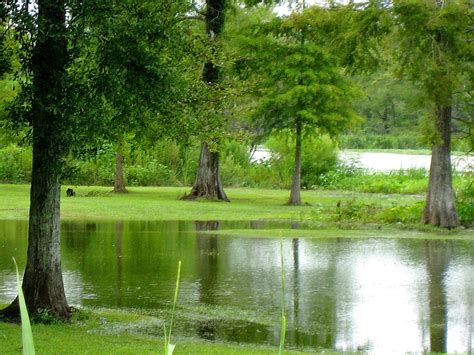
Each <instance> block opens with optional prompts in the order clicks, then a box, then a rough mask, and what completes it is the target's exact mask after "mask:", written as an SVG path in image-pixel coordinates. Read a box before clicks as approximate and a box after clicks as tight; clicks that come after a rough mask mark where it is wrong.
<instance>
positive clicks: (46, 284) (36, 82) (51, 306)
mask: <svg viewBox="0 0 474 355" xmlns="http://www.w3.org/2000/svg"><path fill="white" fill-rule="evenodd" d="M67 60H68V53H67V41H66V28H65V6H64V2H63V1H59V0H43V1H38V38H37V40H36V43H35V48H34V50H33V55H32V59H31V68H32V72H33V83H32V88H33V91H32V92H33V100H32V105H31V111H30V115H31V118H32V119H31V122H32V126H33V168H32V179H31V191H30V217H29V230H28V256H27V263H26V270H25V274H24V277H23V285H22V288H23V292H24V295H25V300H26V305H27V307H28V311H29V312H30V314H32V315H35V314H37V313H38V312H40V311H43V310H46V311H48V312H50V313H51V314H52V315H53V316H55V317H56V318H58V319H62V320H65V319H68V318H70V316H71V312H70V309H69V307H68V304H67V301H66V296H65V292H64V285H63V279H62V273H61V251H60V224H59V216H60V204H59V203H60V191H61V189H60V188H61V187H60V183H59V178H60V172H61V163H62V155H63V153H64V151H65V148H64V147H65V144H66V143H65V141H64V139H63V138H64V137H63V136H62V131H63V130H62V128H61V125H62V124H64V123H63V122H62V120H63V117H62V116H61V114H60V113H58V110H56V109H55V108H57V107H58V103H60V102H61V100H62V98H63V97H62V95H64V90H63V88H62V82H63V80H64V79H63V78H64V74H65V67H66V64H67ZM18 317H19V307H18V298H17V299H15V301H13V303H12V304H11V305H10V306H8V307H7V308H5V309H4V310H2V311H0V318H10V319H15V318H18Z"/></svg>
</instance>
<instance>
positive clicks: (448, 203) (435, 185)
mask: <svg viewBox="0 0 474 355" xmlns="http://www.w3.org/2000/svg"><path fill="white" fill-rule="evenodd" d="M451 110H452V109H451V106H438V107H437V108H436V130H437V133H438V135H439V137H438V138H439V139H440V142H439V143H438V142H436V143H435V144H433V147H432V155H431V166H430V176H429V186H428V194H427V196H426V204H425V209H424V211H423V217H422V222H423V223H424V224H432V225H435V226H439V227H443V228H448V229H450V228H455V227H456V226H458V225H459V219H458V216H457V213H456V206H455V198H454V191H453V183H452V171H451Z"/></svg>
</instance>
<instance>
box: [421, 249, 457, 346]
mask: <svg viewBox="0 0 474 355" xmlns="http://www.w3.org/2000/svg"><path fill="white" fill-rule="evenodd" d="M425 252H426V266H427V271H428V276H429V290H428V297H429V311H430V351H432V352H446V351H447V333H448V306H447V300H446V285H445V276H446V272H447V271H448V267H449V260H450V258H451V254H452V243H451V242H449V241H441V240H429V241H426V243H425Z"/></svg>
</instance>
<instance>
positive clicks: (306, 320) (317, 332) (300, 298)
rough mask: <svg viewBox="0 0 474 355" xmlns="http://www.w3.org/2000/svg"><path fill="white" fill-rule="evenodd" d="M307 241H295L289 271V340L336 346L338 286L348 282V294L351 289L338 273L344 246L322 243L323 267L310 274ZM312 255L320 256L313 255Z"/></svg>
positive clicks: (306, 343)
mask: <svg viewBox="0 0 474 355" xmlns="http://www.w3.org/2000/svg"><path fill="white" fill-rule="evenodd" d="M293 227H294V226H293ZM296 228H298V227H296ZM305 244H306V243H305V242H304V241H303V242H302V240H300V239H298V238H294V239H292V241H291V252H292V265H291V270H287V275H288V272H289V273H290V275H291V279H289V280H288V283H287V292H286V294H287V297H288V296H290V297H291V298H292V299H291V303H290V305H291V306H290V307H288V309H287V317H288V321H289V324H288V325H289V329H288V331H287V342H288V343H289V344H293V345H304V346H310V347H314V348H333V347H334V346H335V340H336V332H337V304H338V298H339V297H340V296H341V295H339V294H338V293H337V289H338V288H341V285H339V283H341V282H342V283H343V284H344V285H346V286H344V285H343V286H342V288H344V289H345V290H346V291H345V292H346V293H347V292H348V289H349V287H347V284H345V282H346V281H347V279H345V278H342V279H340V278H338V275H339V274H342V273H341V272H338V271H340V270H339V264H338V260H339V250H340V248H338V247H336V248H335V249H334V250H330V251H329V252H328V251H327V250H325V249H326V246H327V244H326V243H325V242H318V246H321V254H320V253H317V254H318V255H319V257H323V258H324V260H321V261H322V262H323V263H322V264H321V267H317V268H313V269H312V270H311V272H310V273H308V272H307V271H306V272H305V270H304V269H303V270H302V269H301V262H302V260H301V258H302V257H303V259H307V258H308V256H307V255H306V256H305V254H306V253H305ZM318 249H319V248H318ZM331 249H332V248H331ZM311 257H318V256H315V255H314V254H312V255H311ZM345 296H346V297H347V294H345ZM287 302H288V300H287ZM309 329H311V331H309Z"/></svg>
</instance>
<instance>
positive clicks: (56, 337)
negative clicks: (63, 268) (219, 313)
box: [0, 306, 300, 355]
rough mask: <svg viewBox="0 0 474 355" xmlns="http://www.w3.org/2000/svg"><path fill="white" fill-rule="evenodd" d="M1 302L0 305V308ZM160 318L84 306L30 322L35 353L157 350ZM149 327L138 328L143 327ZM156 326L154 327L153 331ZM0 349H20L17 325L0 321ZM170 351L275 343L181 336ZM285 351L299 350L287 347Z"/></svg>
mask: <svg viewBox="0 0 474 355" xmlns="http://www.w3.org/2000/svg"><path fill="white" fill-rule="evenodd" d="M1 307H3V306H0V308H1ZM163 321H164V319H162V318H159V317H155V316H150V315H146V314H139V313H134V312H130V311H120V310H114V309H86V310H85V311H81V312H80V313H79V316H77V315H76V317H75V319H74V320H73V321H72V322H71V323H69V324H53V325H41V324H35V325H33V333H34V335H35V346H36V351H37V353H38V354H157V353H159V351H158V350H157V349H162V348H163V337H160V336H156V334H160V330H161V326H162V323H163ZM145 328H146V329H148V330H149V331H148V332H147V331H142V330H143V329H145ZM155 330H156V331H155ZM0 344H1V349H0V352H1V354H2V355H4V354H19V353H21V327H20V326H19V325H17V324H9V323H0ZM177 344H178V345H177V347H176V350H175V352H174V354H275V353H277V352H278V348H277V347H265V346H258V345H254V344H249V345H246V344H226V343H215V342H206V341H202V340H198V339H195V338H186V337H181V338H178V339H177ZM287 353H288V354H298V353H300V352H296V351H288V352H287Z"/></svg>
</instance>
